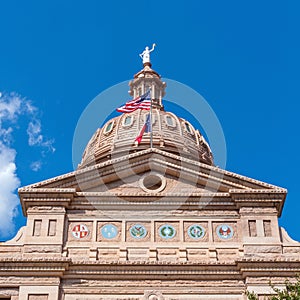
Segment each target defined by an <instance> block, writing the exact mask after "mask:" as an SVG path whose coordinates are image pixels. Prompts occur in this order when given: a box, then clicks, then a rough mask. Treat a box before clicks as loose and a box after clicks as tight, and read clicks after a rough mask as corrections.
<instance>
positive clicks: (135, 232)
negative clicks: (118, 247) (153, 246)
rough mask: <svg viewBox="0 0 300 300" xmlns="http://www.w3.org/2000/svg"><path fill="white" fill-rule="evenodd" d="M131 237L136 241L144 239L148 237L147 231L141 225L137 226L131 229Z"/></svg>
mask: <svg viewBox="0 0 300 300" xmlns="http://www.w3.org/2000/svg"><path fill="white" fill-rule="evenodd" d="M130 235H131V236H132V237H133V238H135V239H142V238H144V237H145V236H146V235H147V229H146V228H145V226H143V225H141V224H135V225H133V226H131V228H130Z"/></svg>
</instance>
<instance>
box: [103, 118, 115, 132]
mask: <svg viewBox="0 0 300 300" xmlns="http://www.w3.org/2000/svg"><path fill="white" fill-rule="evenodd" d="M114 123H115V121H114V120H112V121H110V122H109V123H107V125H106V126H105V129H104V134H110V133H111V132H112V130H113V128H114Z"/></svg>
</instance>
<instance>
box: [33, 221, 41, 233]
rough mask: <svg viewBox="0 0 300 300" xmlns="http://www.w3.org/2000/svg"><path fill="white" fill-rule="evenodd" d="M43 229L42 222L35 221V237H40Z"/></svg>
mask: <svg viewBox="0 0 300 300" xmlns="http://www.w3.org/2000/svg"><path fill="white" fill-rule="evenodd" d="M41 229H42V220H34V222H33V236H40V235H41Z"/></svg>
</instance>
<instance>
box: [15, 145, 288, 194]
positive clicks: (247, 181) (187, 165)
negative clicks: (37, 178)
mask: <svg viewBox="0 0 300 300" xmlns="http://www.w3.org/2000/svg"><path fill="white" fill-rule="evenodd" d="M148 173H157V174H161V175H162V176H164V177H166V180H167V181H168V188H167V189H164V190H165V191H170V190H173V191H174V192H184V191H185V190H188V192H189V193H190V192H191V189H192V190H193V191H194V192H198V193H201V192H202V193H203V192H213V193H218V192H219V193H228V192H230V191H240V192H241V193H242V192H247V191H248V192H251V191H266V190H267V191H278V192H283V193H286V190H285V189H283V188H281V187H277V186H274V185H271V184H268V183H265V182H262V181H258V180H255V179H252V178H249V177H246V176H242V175H238V174H236V173H233V172H229V171H226V170H223V169H220V168H218V167H215V166H210V165H206V164H203V163H199V162H196V161H193V160H189V159H186V158H182V157H179V156H177V155H175V154H171V153H167V152H164V151H161V150H159V149H147V150H144V151H139V152H136V153H133V154H130V155H128V156H124V157H120V158H115V159H112V160H108V161H106V162H104V163H100V164H97V165H95V166H90V167H86V168H83V169H78V170H76V171H73V172H70V173H67V174H64V175H61V176H57V177H54V178H51V179H48V180H44V181H41V182H38V183H35V184H32V185H29V186H25V187H22V188H20V189H19V192H23V191H26V190H29V189H30V190H32V189H34V190H36V189H45V188H46V189H49V188H50V189H70V188H72V189H75V190H76V191H84V192H106V191H108V190H116V191H121V190H122V192H126V191H128V192H130V191H132V192H133V191H137V190H138V189H140V185H139V181H140V179H141V178H142V177H143V176H145V175H146V174H148Z"/></svg>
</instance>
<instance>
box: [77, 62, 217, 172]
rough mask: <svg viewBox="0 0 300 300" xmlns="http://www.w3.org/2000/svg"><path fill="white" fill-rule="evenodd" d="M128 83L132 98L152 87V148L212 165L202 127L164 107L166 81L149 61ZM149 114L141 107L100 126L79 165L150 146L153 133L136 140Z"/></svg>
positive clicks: (145, 134)
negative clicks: (138, 140)
mask: <svg viewBox="0 0 300 300" xmlns="http://www.w3.org/2000/svg"><path fill="white" fill-rule="evenodd" d="M129 86H130V91H129V94H130V95H131V96H132V97H133V98H136V97H139V96H141V95H142V94H143V93H145V91H146V90H147V89H149V88H151V98H152V147H153V148H158V149H160V150H163V151H166V152H169V153H173V154H176V155H179V156H181V157H186V158H189V159H192V160H196V161H200V162H202V163H206V164H209V165H213V156H212V153H211V150H210V147H209V145H208V143H207V142H206V141H205V139H204V137H203V135H201V133H200V132H199V130H197V129H195V128H194V127H193V125H191V123H189V122H188V121H187V120H185V119H183V118H180V117H178V116H177V115H176V114H174V113H172V112H166V111H165V110H164V108H163V104H162V97H163V96H164V95H165V87H166V84H165V83H164V82H163V81H162V80H161V78H160V75H159V74H158V73H157V72H155V71H154V70H152V69H151V64H150V62H148V63H144V68H143V69H142V70H141V71H140V72H138V73H137V74H136V75H135V76H134V79H133V80H132V81H131V82H130V83H129ZM148 114H149V110H141V109H137V110H135V111H133V112H130V113H123V114H121V115H120V116H118V117H115V118H112V119H111V120H109V121H108V122H106V124H104V126H103V127H102V128H99V129H97V130H96V132H95V134H94V135H93V136H92V138H91V139H90V141H89V143H88V145H87V146H86V149H85V151H84V153H83V157H82V161H81V163H80V165H79V168H83V167H87V166H91V165H94V164H97V163H100V162H104V161H106V160H110V159H113V158H117V157H121V156H124V155H128V154H130V153H133V152H137V151H141V150H145V149H148V148H150V145H151V144H150V139H151V137H150V133H144V135H143V138H142V141H141V143H140V144H139V145H138V146H137V145H135V143H134V142H135V138H136V137H137V136H138V134H139V132H140V130H141V128H142V127H143V125H144V124H145V121H146V118H147V115H148Z"/></svg>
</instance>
